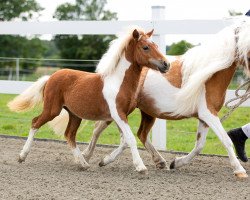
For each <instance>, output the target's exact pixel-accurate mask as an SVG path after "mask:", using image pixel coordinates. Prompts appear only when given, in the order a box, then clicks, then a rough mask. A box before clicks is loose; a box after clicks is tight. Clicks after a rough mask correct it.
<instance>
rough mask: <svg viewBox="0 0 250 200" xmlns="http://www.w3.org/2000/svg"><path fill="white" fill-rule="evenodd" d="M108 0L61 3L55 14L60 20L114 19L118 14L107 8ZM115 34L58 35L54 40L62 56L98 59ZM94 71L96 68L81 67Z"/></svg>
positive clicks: (81, 0) (80, 0)
mask: <svg viewBox="0 0 250 200" xmlns="http://www.w3.org/2000/svg"><path fill="white" fill-rule="evenodd" d="M106 2H107V1H106V0H76V2H75V4H70V3H65V4H62V5H60V6H59V7H58V8H57V9H56V12H55V14H54V17H55V18H57V19H58V20H113V19H117V14H116V13H113V12H110V11H108V10H105V8H104V6H105V4H106ZM113 39H114V36H110V35H105V36H103V35H102V36H99V35H91V36H90V35H78V36H77V35H57V36H55V38H54V40H55V43H56V46H57V47H58V49H59V51H60V56H61V57H62V58H68V59H87V60H98V59H100V58H101V56H102V55H103V54H104V53H105V51H106V50H107V47H108V44H109V43H110V41H111V40H113ZM78 69H79V68H78ZM81 69H83V70H86V71H93V70H94V68H81Z"/></svg>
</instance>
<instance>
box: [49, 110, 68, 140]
mask: <svg viewBox="0 0 250 200" xmlns="http://www.w3.org/2000/svg"><path fill="white" fill-rule="evenodd" d="M68 123H69V113H68V111H66V110H65V109H62V111H61V113H60V115H58V116H57V117H55V118H54V119H53V120H52V121H50V122H48V124H49V126H50V127H51V128H52V129H53V131H54V132H55V133H56V134H57V135H63V134H64V133H65V131H66V128H67V126H68Z"/></svg>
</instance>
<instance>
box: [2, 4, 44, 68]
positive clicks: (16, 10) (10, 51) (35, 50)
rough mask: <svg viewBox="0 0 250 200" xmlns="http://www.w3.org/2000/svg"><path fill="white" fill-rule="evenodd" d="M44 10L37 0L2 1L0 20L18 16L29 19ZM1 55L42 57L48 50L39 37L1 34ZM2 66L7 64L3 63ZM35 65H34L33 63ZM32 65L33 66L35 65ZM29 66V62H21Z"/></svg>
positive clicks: (24, 65)
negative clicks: (30, 37)
mask: <svg viewBox="0 0 250 200" xmlns="http://www.w3.org/2000/svg"><path fill="white" fill-rule="evenodd" d="M40 10H42V8H41V7H40V5H39V4H38V3H37V2H36V1H35V0H5V1H0V20H2V21H10V20H13V19H16V18H19V19H22V20H28V19H30V18H32V17H33V15H34V14H35V13H37V12H39V11H40ZM0 46H1V50H0V56H1V57H33V58H39V57H42V55H43V54H44V52H45V51H46V47H45V45H44V44H43V42H42V41H41V40H40V39H38V38H33V39H30V40H29V39H27V38H26V37H22V36H12V35H0ZM0 66H1V67H3V66H5V65H4V63H1V65H0ZM33 66H34V65H33ZM33 66H32V67H33ZM21 67H26V68H28V67H29V66H28V64H27V63H26V64H24V63H22V64H21Z"/></svg>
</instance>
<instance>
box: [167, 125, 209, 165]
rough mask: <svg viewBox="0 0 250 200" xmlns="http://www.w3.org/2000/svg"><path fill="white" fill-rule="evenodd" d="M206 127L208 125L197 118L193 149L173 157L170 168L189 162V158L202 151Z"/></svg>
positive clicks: (206, 131)
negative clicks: (184, 154)
mask: <svg viewBox="0 0 250 200" xmlns="http://www.w3.org/2000/svg"><path fill="white" fill-rule="evenodd" d="M208 129H209V127H208V126H207V125H206V124H205V123H204V122H202V121H200V120H199V124H198V129H197V133H196V143H195V147H194V149H193V150H192V151H191V152H190V153H189V154H188V155H186V156H183V157H179V158H175V160H174V161H173V162H172V163H171V165H170V169H174V168H178V167H181V166H183V165H186V164H188V163H190V162H191V160H192V159H193V158H194V157H195V156H196V155H198V154H199V153H200V152H201V151H202V149H203V147H204V145H205V142H206V136H207V133H208Z"/></svg>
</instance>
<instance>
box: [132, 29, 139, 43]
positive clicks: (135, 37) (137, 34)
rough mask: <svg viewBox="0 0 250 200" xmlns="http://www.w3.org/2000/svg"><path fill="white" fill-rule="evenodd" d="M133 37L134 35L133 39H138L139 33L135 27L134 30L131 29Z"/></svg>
mask: <svg viewBox="0 0 250 200" xmlns="http://www.w3.org/2000/svg"><path fill="white" fill-rule="evenodd" d="M133 37H134V39H136V40H138V39H139V37H140V33H139V32H138V31H137V29H135V30H134V31H133Z"/></svg>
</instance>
